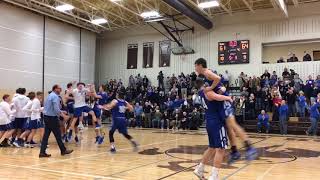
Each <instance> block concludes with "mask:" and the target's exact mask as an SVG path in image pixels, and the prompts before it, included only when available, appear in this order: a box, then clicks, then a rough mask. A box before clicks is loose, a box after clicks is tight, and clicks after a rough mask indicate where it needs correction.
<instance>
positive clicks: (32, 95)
mask: <svg viewBox="0 0 320 180" xmlns="http://www.w3.org/2000/svg"><path fill="white" fill-rule="evenodd" d="M27 97H28V98H29V99H30V100H33V99H34V98H35V97H36V93H35V92H29V94H28V96H27Z"/></svg>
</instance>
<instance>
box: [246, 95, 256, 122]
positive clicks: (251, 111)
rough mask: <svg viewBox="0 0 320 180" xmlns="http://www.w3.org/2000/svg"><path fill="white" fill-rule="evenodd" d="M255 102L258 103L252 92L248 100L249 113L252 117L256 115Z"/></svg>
mask: <svg viewBox="0 0 320 180" xmlns="http://www.w3.org/2000/svg"><path fill="white" fill-rule="evenodd" d="M255 104H256V100H255V97H254V94H250V97H249V101H248V114H249V118H250V119H254V118H255V117H256V113H255Z"/></svg>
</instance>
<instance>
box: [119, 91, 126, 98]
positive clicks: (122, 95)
mask: <svg viewBox="0 0 320 180" xmlns="http://www.w3.org/2000/svg"><path fill="white" fill-rule="evenodd" d="M124 96H125V92H123V91H121V90H120V91H118V98H119V99H124Z"/></svg>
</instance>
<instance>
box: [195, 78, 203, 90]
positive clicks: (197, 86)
mask: <svg viewBox="0 0 320 180" xmlns="http://www.w3.org/2000/svg"><path fill="white" fill-rule="evenodd" d="M202 86H204V76H203V75H199V76H198V77H197V79H196V88H197V89H201V88H202Z"/></svg>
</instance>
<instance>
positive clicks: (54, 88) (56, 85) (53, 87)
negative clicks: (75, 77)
mask: <svg viewBox="0 0 320 180" xmlns="http://www.w3.org/2000/svg"><path fill="white" fill-rule="evenodd" d="M58 87H59V85H58V84H55V85H53V86H52V91H54V90H56V89H57V88H58ZM50 93H51V92H50ZM50 93H49V94H50Z"/></svg>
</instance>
